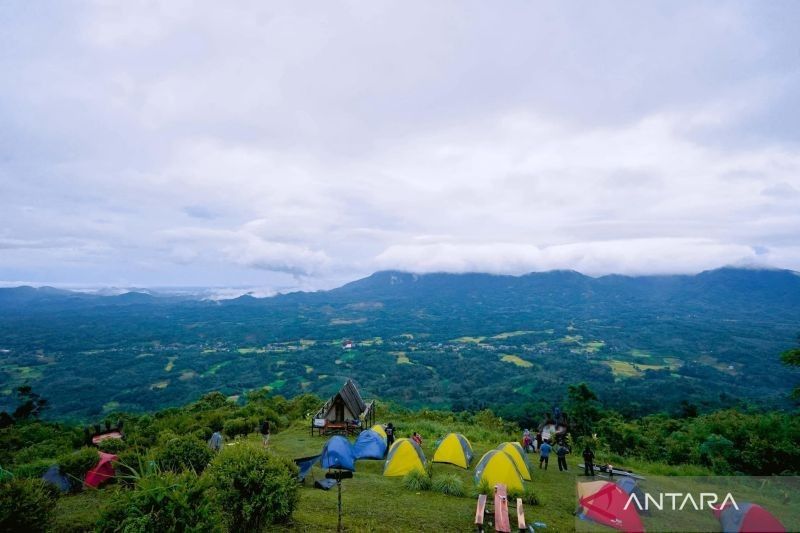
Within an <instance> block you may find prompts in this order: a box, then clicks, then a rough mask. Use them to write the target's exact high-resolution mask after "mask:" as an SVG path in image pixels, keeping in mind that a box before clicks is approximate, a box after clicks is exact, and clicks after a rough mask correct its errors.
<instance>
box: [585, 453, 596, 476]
mask: <svg viewBox="0 0 800 533" xmlns="http://www.w3.org/2000/svg"><path fill="white" fill-rule="evenodd" d="M583 475H584V476H593V475H594V452H593V451H592V450H591V448H589V447H588V446H586V448H584V449H583Z"/></svg>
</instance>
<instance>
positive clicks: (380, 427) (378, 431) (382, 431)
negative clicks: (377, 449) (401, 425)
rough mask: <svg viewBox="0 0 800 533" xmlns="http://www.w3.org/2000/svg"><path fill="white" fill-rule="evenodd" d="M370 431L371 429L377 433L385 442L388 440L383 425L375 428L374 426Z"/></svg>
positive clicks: (377, 425)
mask: <svg viewBox="0 0 800 533" xmlns="http://www.w3.org/2000/svg"><path fill="white" fill-rule="evenodd" d="M369 429H371V430H372V431H374V432H375V433H377V434H378V435H380V436H381V437H382V438H383V440H386V430H385V429H383V426H382V425H380V424H375V425H374V426H372V427H371V428H369Z"/></svg>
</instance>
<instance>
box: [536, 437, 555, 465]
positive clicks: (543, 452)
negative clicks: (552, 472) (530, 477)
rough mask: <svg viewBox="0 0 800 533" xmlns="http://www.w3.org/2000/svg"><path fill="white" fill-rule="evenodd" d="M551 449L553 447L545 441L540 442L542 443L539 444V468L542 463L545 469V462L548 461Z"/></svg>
mask: <svg viewBox="0 0 800 533" xmlns="http://www.w3.org/2000/svg"><path fill="white" fill-rule="evenodd" d="M552 449H553V447H552V446H550V443H549V442H547V441H544V442H542V445H541V446H539V468H542V464H544V469H545V470H547V463H548V462H549V461H550V450H552Z"/></svg>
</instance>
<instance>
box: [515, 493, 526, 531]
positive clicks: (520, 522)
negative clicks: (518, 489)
mask: <svg viewBox="0 0 800 533" xmlns="http://www.w3.org/2000/svg"><path fill="white" fill-rule="evenodd" d="M517 527H518V528H519V530H520V531H525V530H526V526H525V509H523V508H522V498H517Z"/></svg>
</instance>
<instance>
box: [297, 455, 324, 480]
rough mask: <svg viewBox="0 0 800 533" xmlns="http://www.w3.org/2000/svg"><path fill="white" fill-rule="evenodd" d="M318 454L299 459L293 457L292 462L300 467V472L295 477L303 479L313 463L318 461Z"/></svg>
mask: <svg viewBox="0 0 800 533" xmlns="http://www.w3.org/2000/svg"><path fill="white" fill-rule="evenodd" d="M320 457H321V456H320V455H314V456H312V457H301V458H300V459H295V460H294V464H296V465H297V467H298V468H299V469H300V473H299V474H298V475H297V478H298V479H299V480H300V481H303V480H304V479H305V478H306V476H307V475H308V473H309V472H311V467H312V466H314V463H316V462H317V461H319V458H320Z"/></svg>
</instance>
